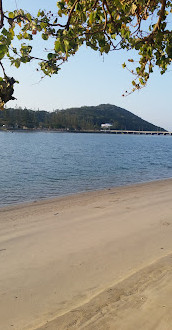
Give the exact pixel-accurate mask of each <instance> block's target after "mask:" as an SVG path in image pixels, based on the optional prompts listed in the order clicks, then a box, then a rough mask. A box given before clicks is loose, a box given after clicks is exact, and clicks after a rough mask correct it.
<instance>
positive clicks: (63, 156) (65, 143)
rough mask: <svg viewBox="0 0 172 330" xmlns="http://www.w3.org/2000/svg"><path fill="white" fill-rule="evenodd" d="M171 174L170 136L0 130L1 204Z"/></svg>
mask: <svg viewBox="0 0 172 330" xmlns="http://www.w3.org/2000/svg"><path fill="white" fill-rule="evenodd" d="M171 177H172V136H139V135H113V134H112V135H111V134H83V133H51V132H30V133H23V132H14V133H11V132H0V206H5V205H9V204H16V203H22V202H26V201H34V200H38V199H45V198H52V197H57V196H62V195H66V194H73V193H78V192H84V191H89V190H96V189H103V188H107V187H114V186H121V185H128V184H133V183H137V182H138V183H139V182H146V181H153V180H158V179H165V178H171Z"/></svg>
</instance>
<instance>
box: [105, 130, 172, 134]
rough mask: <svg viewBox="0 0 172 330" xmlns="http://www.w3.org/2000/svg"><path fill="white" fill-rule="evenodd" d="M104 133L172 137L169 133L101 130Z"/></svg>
mask: <svg viewBox="0 0 172 330" xmlns="http://www.w3.org/2000/svg"><path fill="white" fill-rule="evenodd" d="M101 132H102V133H103V132H104V133H110V134H132V135H172V132H168V131H129V130H101Z"/></svg>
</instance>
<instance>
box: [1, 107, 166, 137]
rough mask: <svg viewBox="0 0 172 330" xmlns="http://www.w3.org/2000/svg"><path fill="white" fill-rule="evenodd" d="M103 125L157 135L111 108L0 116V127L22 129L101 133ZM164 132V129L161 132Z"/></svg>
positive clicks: (136, 119)
mask: <svg viewBox="0 0 172 330" xmlns="http://www.w3.org/2000/svg"><path fill="white" fill-rule="evenodd" d="M102 123H111V124H112V129H118V130H120V129H123V130H125V129H127V130H144V131H156V130H157V129H160V128H158V127H157V126H155V125H153V124H150V123H149V122H147V121H145V120H143V119H141V118H139V117H138V116H136V115H134V114H133V113H131V112H130V111H127V110H125V109H123V108H120V107H117V106H115V105H111V104H101V105H99V106H92V107H86V106H84V107H81V108H70V109H66V110H56V111H54V112H51V113H50V112H46V111H33V110H27V109H24V110H22V109H5V110H4V111H1V112H0V126H2V125H6V126H7V127H8V128H12V129H15V128H18V129H22V128H23V126H25V127H27V128H29V129H33V128H41V129H44V128H46V129H62V130H70V131H76V130H77V131H85V130H91V131H94V130H100V128H101V124H102ZM162 130H163V129H162Z"/></svg>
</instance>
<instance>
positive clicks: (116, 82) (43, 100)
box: [4, 0, 172, 131]
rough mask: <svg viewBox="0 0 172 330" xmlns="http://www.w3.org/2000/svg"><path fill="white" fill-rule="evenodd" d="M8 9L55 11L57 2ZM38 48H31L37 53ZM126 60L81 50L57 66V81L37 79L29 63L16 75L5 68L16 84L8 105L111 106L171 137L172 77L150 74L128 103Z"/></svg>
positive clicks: (21, 0) (22, 1)
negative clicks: (152, 125) (126, 111)
mask: <svg viewBox="0 0 172 330" xmlns="http://www.w3.org/2000/svg"><path fill="white" fill-rule="evenodd" d="M4 5H5V6H6V9H7V6H8V9H10V10H11V9H13V8H16V5H17V7H18V8H24V9H26V10H28V11H31V12H32V13H34V12H35V11H36V10H38V9H39V8H45V9H48V10H50V9H51V10H53V11H54V12H55V9H56V0H49V1H47V0H37V1H33V0H30V1H28V0H9V1H8V4H7V1H4ZM41 45H42V42H40V41H39V40H37V42H35V43H34V46H35V51H36V52H37V53H39V52H40V49H41ZM127 58H131V55H130V54H129V53H127V52H125V51H122V52H120V51H116V52H111V53H110V54H108V55H105V56H104V57H103V56H100V54H99V53H97V52H94V51H92V50H90V49H88V48H86V47H82V48H80V50H79V51H78V53H77V54H76V55H75V56H74V57H72V58H70V59H69V61H68V63H65V64H64V65H63V66H62V69H61V71H60V73H59V74H58V75H55V76H53V77H51V78H49V77H46V78H44V79H42V80H41V81H40V79H41V74H40V73H38V72H36V71H35V65H34V64H33V63H31V64H27V65H24V64H23V65H22V66H21V67H20V69H15V68H12V67H10V66H9V64H8V62H7V63H5V65H6V71H7V73H8V75H9V76H11V75H12V76H14V77H15V78H16V79H17V80H19V82H20V84H19V85H16V87H15V97H16V98H17V100H16V101H13V102H9V103H8V104H7V105H8V106H11V107H15V106H16V105H18V106H21V107H27V108H32V109H36V110H37V109H38V108H39V109H40V110H42V109H43V110H48V111H53V110H55V109H62V108H63V109H65V108H69V107H80V106H82V105H98V104H102V103H103V104H105V103H110V104H115V105H117V106H120V107H122V108H125V109H127V110H129V111H131V112H132V113H134V114H136V115H137V116H139V117H142V118H143V119H145V120H147V121H149V122H151V123H153V124H155V125H157V126H161V127H164V128H166V129H168V130H171V131H172V99H171V96H170V95H171V93H172V92H171V90H172V72H171V71H170V69H169V71H168V72H167V73H166V74H165V75H163V76H161V74H160V73H159V70H158V69H156V70H154V73H153V75H152V77H151V78H150V81H149V82H148V84H147V87H146V88H143V89H142V90H140V91H139V92H135V93H133V94H131V95H130V96H127V97H122V94H123V92H124V91H125V90H129V88H130V87H131V81H132V78H133V77H132V75H131V74H130V73H129V72H128V71H127V70H125V69H123V68H122V63H123V62H124V61H126V60H127Z"/></svg>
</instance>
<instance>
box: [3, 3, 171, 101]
mask: <svg viewBox="0 0 172 330" xmlns="http://www.w3.org/2000/svg"><path fill="white" fill-rule="evenodd" d="M171 13H172V2H171V1H168V0H160V1H157V0H146V1H143V0H135V1H133V0H127V1H124V0H59V1H57V12H56V13H55V14H54V13H52V12H51V11H49V12H46V11H45V10H41V9H40V10H39V11H38V13H37V15H36V17H33V16H32V15H31V14H30V13H28V12H26V11H24V10H23V9H20V10H14V11H13V12H5V13H4V12H3V6H2V0H0V65H1V67H2V71H3V74H4V77H2V78H1V85H0V86H1V87H0V106H1V107H3V105H4V104H5V103H6V102H7V101H8V100H4V99H3V97H2V93H4V91H6V90H7V89H8V86H7V85H5V84H6V82H7V75H6V73H5V68H4V65H3V60H4V59H5V58H8V59H9V60H10V63H11V64H12V65H14V66H15V67H17V68H19V67H20V65H21V63H28V62H31V61H32V60H35V61H38V70H41V71H42V72H43V74H44V75H48V76H51V75H52V74H57V73H58V72H59V70H60V67H61V65H62V64H63V63H64V62H66V61H67V60H68V58H69V57H70V56H72V55H74V54H75V53H76V52H77V50H78V49H79V47H80V46H81V45H83V44H86V45H87V46H88V47H90V48H92V49H93V50H95V51H99V52H100V53H101V54H103V53H106V54H107V53H109V52H110V51H112V50H113V51H115V50H119V49H126V50H127V51H129V50H135V51H136V52H137V54H138V63H135V61H134V59H133V58H130V59H129V60H128V61H129V63H128V64H130V65H133V67H131V68H128V64H126V63H123V67H124V68H128V69H129V70H130V71H131V73H132V74H133V75H134V80H133V81H132V85H133V88H132V90H131V92H133V91H135V90H137V89H140V88H141V87H143V86H145V85H146V83H147V80H148V79H149V76H150V74H151V73H152V72H153V68H154V66H158V67H159V68H160V70H161V74H163V73H165V71H166V70H167V68H168V66H169V64H170V63H171V61H172V31H171V28H170V23H168V22H169V21H170V17H171ZM37 35H41V37H42V39H43V40H44V41H45V48H44V52H42V53H43V54H46V55H45V57H43V58H39V57H36V56H34V49H33V48H32V40H33V39H34V38H36V37H37ZM16 39H17V40H18V42H16ZM49 39H50V41H51V45H52V46H51V49H49V50H47V48H46V43H47V40H49ZM18 43H19V44H18ZM2 82H4V83H2ZM126 94H128V93H127V92H126ZM11 99H12V94H11Z"/></svg>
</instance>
